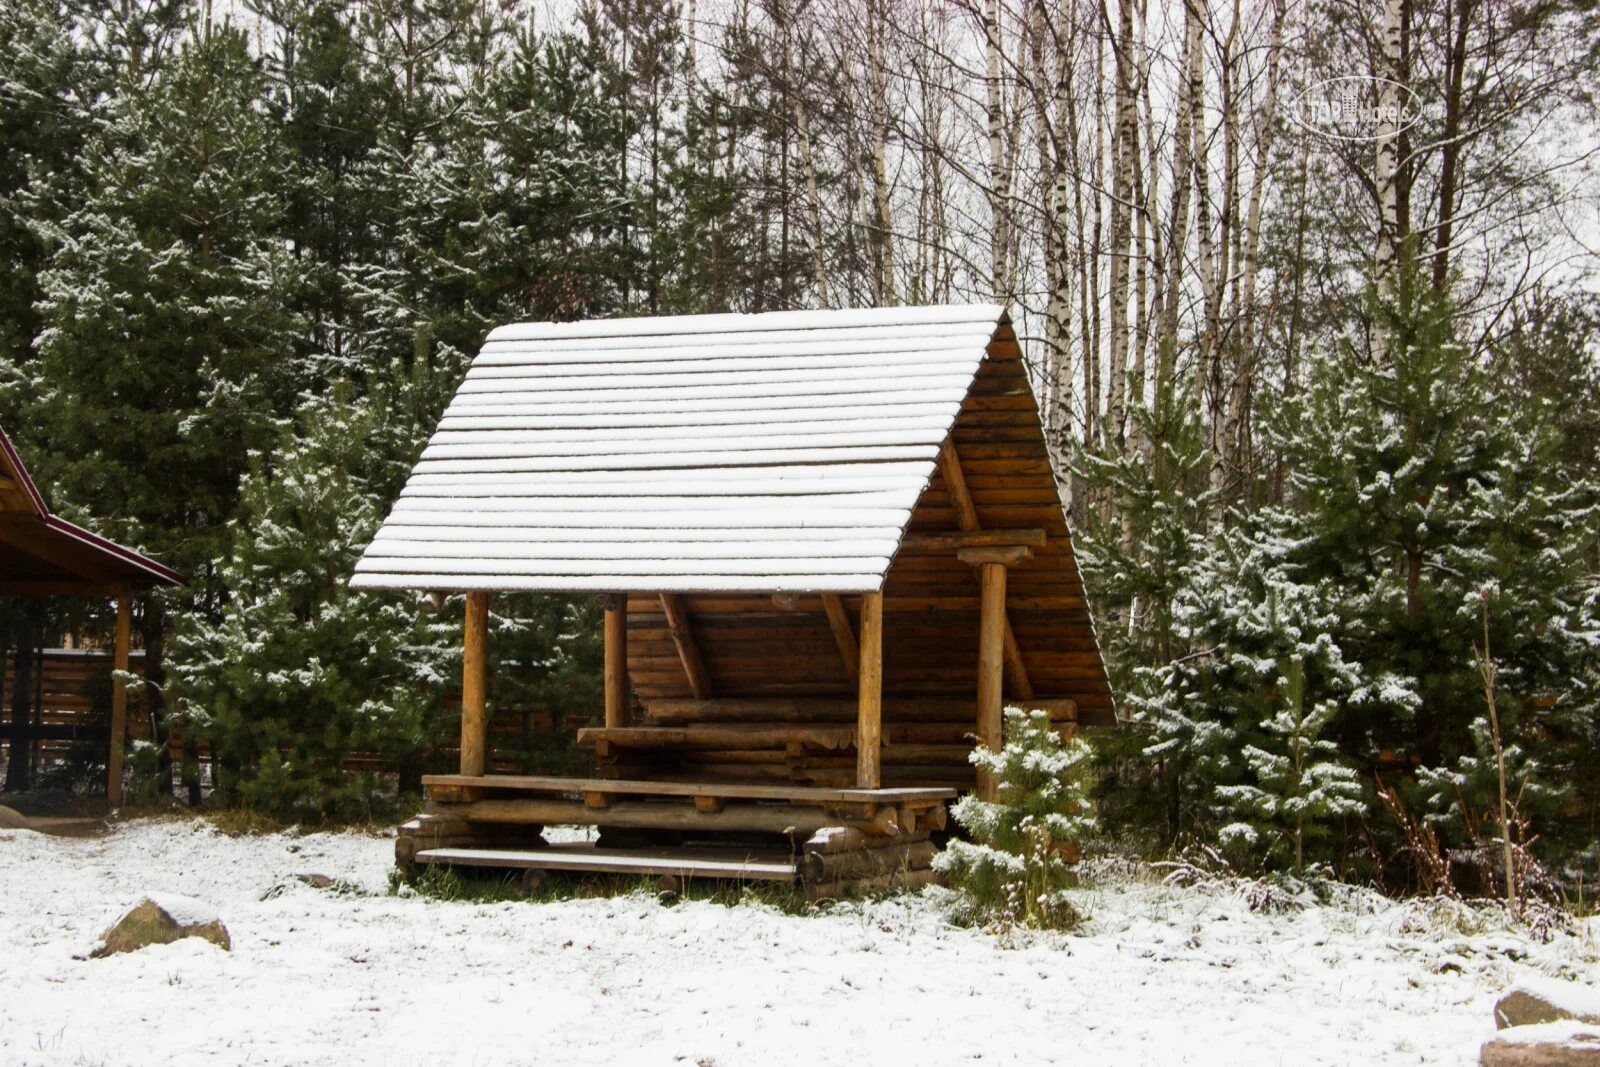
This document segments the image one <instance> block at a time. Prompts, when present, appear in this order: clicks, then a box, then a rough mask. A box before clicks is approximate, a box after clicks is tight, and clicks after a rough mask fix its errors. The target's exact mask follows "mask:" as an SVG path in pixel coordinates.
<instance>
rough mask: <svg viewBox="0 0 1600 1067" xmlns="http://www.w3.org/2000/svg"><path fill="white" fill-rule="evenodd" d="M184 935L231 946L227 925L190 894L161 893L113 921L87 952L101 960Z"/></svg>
mask: <svg viewBox="0 0 1600 1067" xmlns="http://www.w3.org/2000/svg"><path fill="white" fill-rule="evenodd" d="M186 937H198V938H203V939H204V940H206V941H209V942H211V943H212V944H213V945H216V946H217V947H218V948H222V949H232V948H233V940H232V938H230V937H229V936H228V928H227V927H226V926H224V925H222V920H221V919H220V918H219V917H218V916H217V914H216V912H214V911H212V910H211V909H210V908H209V907H207V906H206V905H205V904H202V903H201V902H200V901H198V900H194V899H192V898H190V897H181V896H171V895H167V894H162V895H160V896H149V897H146V898H145V899H144V900H142V901H140V902H139V903H138V904H136V905H134V907H133V908H132V909H131V910H129V911H128V913H127V914H125V915H124V916H123V917H122V918H120V919H118V920H117V921H116V922H115V923H112V924H111V927H110V928H109V929H107V930H106V932H105V934H103V935H102V936H101V939H100V944H99V946H98V947H97V948H95V950H94V951H93V952H91V953H90V955H91V956H92V957H94V958H95V959H100V958H102V957H105V956H110V955H114V954H116V953H118V952H134V951H136V950H138V949H141V948H145V947H147V946H149V945H167V944H171V943H172V942H174V941H179V940H182V939H183V938H186Z"/></svg>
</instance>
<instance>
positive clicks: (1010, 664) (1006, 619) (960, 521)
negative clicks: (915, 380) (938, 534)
mask: <svg viewBox="0 0 1600 1067" xmlns="http://www.w3.org/2000/svg"><path fill="white" fill-rule="evenodd" d="M939 473H940V474H942V475H944V484H945V487H946V489H948V491H949V493H950V504H951V506H952V507H954V508H955V512H956V525H958V526H960V527H961V529H962V530H963V531H965V532H967V533H973V532H976V531H977V530H979V529H981V528H982V525H983V524H982V523H980V522H979V521H978V509H977V507H976V506H975V505H974V504H973V503H972V493H971V492H970V491H968V489H967V476H966V474H965V473H963V471H962V470H961V457H960V455H959V454H957V452H956V446H955V442H954V441H952V440H951V439H950V438H948V437H946V438H945V439H944V443H943V444H941V445H940V446H939ZM1001 607H1002V611H1001V615H1002V623H1001V625H1002V629H1003V633H1002V641H1001V645H1002V647H1003V650H1004V659H1005V672H1006V675H1007V677H1009V679H1010V681H1011V691H1012V692H1013V693H1015V694H1016V695H1017V696H1019V697H1023V698H1028V697H1032V696H1033V681H1032V680H1031V679H1030V678H1029V677H1028V668H1027V667H1026V666H1025V665H1024V664H1023V662H1022V647H1021V646H1020V645H1019V644H1017V635H1016V633H1014V632H1013V631H1012V629H1011V617H1010V616H1009V615H1006V614H1005V612H1004V604H1002V605H1001Z"/></svg>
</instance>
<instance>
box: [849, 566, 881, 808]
mask: <svg viewBox="0 0 1600 1067" xmlns="http://www.w3.org/2000/svg"><path fill="white" fill-rule="evenodd" d="M858 659H859V667H860V675H859V678H860V681H859V683H858V685H857V695H856V786H857V788H860V789H877V788H878V787H879V785H881V784H882V766H883V748H882V744H883V594H882V593H866V594H864V595H863V596H862V597H861V654H860V656H859V658H858Z"/></svg>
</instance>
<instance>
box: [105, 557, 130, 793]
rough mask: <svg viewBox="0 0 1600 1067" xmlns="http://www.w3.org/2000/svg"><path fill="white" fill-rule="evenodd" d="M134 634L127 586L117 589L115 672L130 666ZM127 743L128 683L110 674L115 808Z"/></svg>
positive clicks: (110, 785) (110, 787) (109, 784)
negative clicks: (129, 646)
mask: <svg viewBox="0 0 1600 1067" xmlns="http://www.w3.org/2000/svg"><path fill="white" fill-rule="evenodd" d="M132 633H133V600H132V595H131V594H130V592H129V590H128V589H127V588H126V587H123V588H120V589H118V590H117V635H116V641H115V644H114V645H113V651H112V660H111V667H112V670H113V671H119V672H125V671H127V669H128V645H129V643H130V638H131V636H132ZM127 743H128V685H127V683H126V682H124V681H123V680H122V679H121V678H120V677H118V676H117V675H116V674H113V675H112V676H111V752H110V754H109V756H108V757H107V759H106V800H107V801H108V802H109V803H110V805H111V806H112V807H113V808H115V807H118V806H120V805H121V803H122V756H123V751H124V749H125V748H126V747H127Z"/></svg>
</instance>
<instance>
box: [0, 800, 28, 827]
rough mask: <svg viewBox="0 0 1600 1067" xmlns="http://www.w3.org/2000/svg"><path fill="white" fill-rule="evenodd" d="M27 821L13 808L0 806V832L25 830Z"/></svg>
mask: <svg viewBox="0 0 1600 1067" xmlns="http://www.w3.org/2000/svg"><path fill="white" fill-rule="evenodd" d="M27 828H28V819H27V817H26V816H24V815H23V814H22V812H20V811H18V810H17V809H15V808H8V807H6V806H5V805H4V804H0V830H26V829H27Z"/></svg>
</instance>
